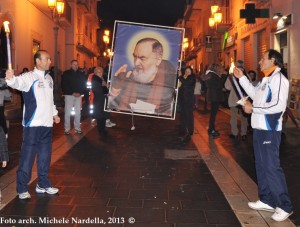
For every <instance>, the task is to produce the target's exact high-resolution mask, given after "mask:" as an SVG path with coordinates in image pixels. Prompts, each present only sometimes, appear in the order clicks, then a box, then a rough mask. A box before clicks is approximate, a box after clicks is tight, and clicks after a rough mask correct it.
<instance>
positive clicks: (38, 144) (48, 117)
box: [5, 50, 60, 199]
mask: <svg viewBox="0 0 300 227" xmlns="http://www.w3.org/2000/svg"><path fill="white" fill-rule="evenodd" d="M34 64H35V68H34V70H33V71H30V72H27V73H24V74H22V75H20V76H18V77H16V76H14V71H13V70H12V69H8V70H7V71H6V78H5V79H6V82H7V85H8V86H10V87H11V88H14V89H17V90H20V91H22V93H23V98H24V111H23V122H22V124H23V127H24V128H23V141H22V148H21V154H20V160H19V167H18V170H17V192H18V195H19V198H20V199H29V198H31V196H30V194H29V192H28V183H29V181H30V178H31V172H32V165H33V162H34V157H35V154H37V170H38V182H37V185H36V188H35V191H36V192H37V193H48V194H56V193H58V189H57V188H54V187H52V186H51V183H50V180H49V178H48V172H49V167H50V162H51V150H52V130H53V122H55V123H59V122H60V118H59V117H58V115H57V113H58V112H57V110H56V107H55V105H54V101H53V80H52V78H51V76H50V74H49V73H48V72H49V71H48V70H49V66H50V64H51V60H50V55H49V53H48V52H47V51H45V50H39V51H37V52H36V53H35V55H34Z"/></svg>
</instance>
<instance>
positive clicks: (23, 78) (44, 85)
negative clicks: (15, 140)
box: [6, 68, 57, 127]
mask: <svg viewBox="0 0 300 227" xmlns="http://www.w3.org/2000/svg"><path fill="white" fill-rule="evenodd" d="M6 82H7V85H8V86H10V87H11V88H15V89H17V90H20V91H23V98H24V105H25V106H24V112H23V126H24V127H36V126H44V127H52V126H53V116H55V115H57V110H56V106H55V105H54V101H53V80H52V77H51V76H50V75H49V74H46V75H45V71H40V70H38V69H37V68H34V70H33V71H31V72H28V73H24V74H22V75H20V76H18V77H13V78H12V79H11V80H6Z"/></svg>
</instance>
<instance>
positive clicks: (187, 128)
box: [179, 100, 194, 135]
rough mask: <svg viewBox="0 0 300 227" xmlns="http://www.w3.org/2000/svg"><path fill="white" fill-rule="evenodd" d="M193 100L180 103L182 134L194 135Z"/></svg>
mask: <svg viewBox="0 0 300 227" xmlns="http://www.w3.org/2000/svg"><path fill="white" fill-rule="evenodd" d="M193 105H194V103H193V100H188V101H186V100H181V102H180V118H179V119H180V133H184V134H185V133H189V134H190V135H193V133H194V115H193Z"/></svg>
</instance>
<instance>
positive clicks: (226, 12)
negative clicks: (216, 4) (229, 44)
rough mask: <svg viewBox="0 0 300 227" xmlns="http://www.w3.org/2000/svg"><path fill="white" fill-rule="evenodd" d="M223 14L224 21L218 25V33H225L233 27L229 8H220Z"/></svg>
mask: <svg viewBox="0 0 300 227" xmlns="http://www.w3.org/2000/svg"><path fill="white" fill-rule="evenodd" d="M220 12H221V13H222V21H221V22H220V23H218V26H217V32H219V33H224V32H226V31H228V29H229V28H230V27H231V22H230V14H229V7H220Z"/></svg>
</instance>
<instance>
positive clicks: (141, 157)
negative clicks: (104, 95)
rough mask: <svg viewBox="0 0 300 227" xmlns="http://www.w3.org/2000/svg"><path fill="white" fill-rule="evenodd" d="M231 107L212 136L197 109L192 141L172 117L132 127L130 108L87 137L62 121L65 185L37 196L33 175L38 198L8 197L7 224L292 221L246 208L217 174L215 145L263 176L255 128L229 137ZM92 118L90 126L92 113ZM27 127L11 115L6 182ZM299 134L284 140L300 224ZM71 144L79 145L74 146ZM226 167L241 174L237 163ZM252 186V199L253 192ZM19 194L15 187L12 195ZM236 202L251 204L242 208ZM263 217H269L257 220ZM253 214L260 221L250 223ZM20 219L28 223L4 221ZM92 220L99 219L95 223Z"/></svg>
mask: <svg viewBox="0 0 300 227" xmlns="http://www.w3.org/2000/svg"><path fill="white" fill-rule="evenodd" d="M226 112H227V111H225V112H224V111H220V112H219V113H218V116H217V122H218V124H217V129H218V130H219V131H220V132H221V136H220V137H219V138H217V139H215V140H213V139H211V138H209V137H208V135H207V134H206V132H205V131H206V130H205V127H206V125H207V122H208V118H209V115H208V114H205V113H204V112H203V111H195V114H194V115H195V120H196V123H195V124H196V130H195V131H196V132H195V135H194V136H193V141H191V142H190V143H188V144H182V143H180V142H179V140H178V134H177V132H178V129H177V124H178V122H177V121H170V120H162V119H153V118H145V117H135V119H134V120H135V128H136V130H134V131H132V130H130V128H131V126H132V125H131V117H130V116H129V115H117V114H113V115H112V120H113V121H114V122H116V123H117V126H116V127H114V128H109V129H108V132H109V135H108V136H107V138H105V139H103V138H101V137H99V135H98V133H97V130H96V128H93V127H87V129H86V134H85V135H82V136H78V135H74V134H72V135H70V136H65V135H63V124H62V123H61V124H60V125H57V126H55V130H54V145H56V148H55V149H57V150H65V152H66V153H65V154H63V155H62V156H61V157H57V159H56V161H55V162H54V163H53V165H52V166H51V168H50V179H51V180H52V183H53V185H54V186H57V187H58V188H59V189H60V193H59V195H54V196H49V195H37V194H36V193H35V192H34V188H35V185H36V180H34V181H33V182H32V183H31V184H30V193H31V195H32V199H31V200H29V201H20V200H19V199H17V198H14V199H13V200H12V201H11V202H9V203H8V204H7V205H6V206H5V207H4V208H3V209H2V210H1V211H0V216H1V217H4V219H3V220H2V222H1V223H0V226H13V225H15V226H38V225H39V226H44V225H46V226H56V225H58V224H59V222H62V223H63V224H64V225H63V226H80V222H86V223H85V224H82V225H85V226H95V225H96V226H102V225H104V224H102V223H100V222H101V219H103V221H105V222H106V225H108V224H109V225H110V226H146V227H147V226H174V227H178V226H200V227H202V226H203V227H206V226H210V227H213V226H224V227H225V226H292V225H291V223H275V222H274V221H273V222H272V221H270V215H269V214H264V213H262V214H261V213H259V214H258V212H255V213H254V212H253V213H250V214H249V213H247V212H248V210H249V209H248V208H247V207H245V206H246V205H245V204H246V202H245V201H243V200H240V199H239V200H240V201H239V202H235V203H236V204H234V203H233V204H232V203H231V202H232V201H236V199H237V198H240V197H236V196H235V195H236V194H238V195H240V194H239V192H236V191H237V189H236V188H234V187H233V186H232V185H233V184H232V183H231V181H230V180H229V181H226V182H225V183H224V182H223V183H221V184H220V183H219V181H220V178H226V177H223V176H224V175H221V177H220V176H218V175H216V173H217V174H218V173H219V174H220V173H222V172H221V171H218V170H219V169H220V166H217V165H216V163H217V162H216V161H215V159H213V157H217V156H216V155H213V152H214V151H217V152H218V159H219V160H221V162H220V163H222V165H223V166H225V167H226V164H228V163H232V160H233V161H235V162H236V163H238V165H239V166H240V167H241V169H242V170H243V171H245V173H246V175H245V177H244V178H247V177H248V176H249V179H250V181H251V179H252V180H253V181H254V182H255V181H256V179H255V171H254V157H253V151H252V141H251V139H252V138H251V135H249V136H248V138H247V140H246V141H241V140H237V141H233V140H231V139H229V137H228V135H229V130H230V126H229V115H228V114H227V113H226ZM85 123H86V125H91V123H90V121H89V120H88V119H87V120H86V122H85ZM21 130H22V129H21V127H20V125H19V124H18V123H17V122H12V124H11V132H12V135H13V136H11V135H10V137H9V147H10V152H11V157H13V158H12V161H11V162H10V164H9V167H8V169H6V170H2V171H1V172H0V173H1V175H3V176H2V177H1V178H0V179H1V188H2V189H3V187H5V186H2V184H3V182H2V179H3V178H4V177H5V176H6V175H8V172H12V171H14V167H15V166H16V163H17V160H18V154H19V149H20V141H21ZM299 134H300V133H299V130H298V129H295V128H293V127H292V126H291V127H288V128H287V131H286V135H287V136H286V137H285V138H284V139H283V141H282V146H281V151H282V152H281V160H282V165H283V168H284V170H285V173H286V176H287V183H288V187H289V191H290V194H291V197H292V202H293V204H294V207H295V209H294V214H293V215H292V216H291V220H292V221H293V222H294V223H295V224H297V225H300V219H299V218H300V215H299V213H300V210H299V193H298V192H299V191H300V185H299V183H298V182H299V180H298V178H299V174H297V173H299V165H300V164H299V160H300V156H299V148H298V147H299V143H300V141H299V139H297V138H299V137H297V136H299ZM13 138H14V140H12V139H13ZM66 143H67V144H70V143H73V144H74V146H71V147H70V148H67V147H65V145H64V144H66ZM297 152H298V153H297ZM200 154H201V155H200ZM224 160H225V161H224ZM228 160H230V161H228ZM214 165H215V167H214ZM231 166H232V165H231V164H230V165H229V168H231ZM214 168H217V171H216V169H214ZM237 169H238V168H237ZM226 172H228V173H230V174H231V175H232V176H233V179H234V175H235V172H236V170H226ZM240 176H243V175H242V174H240V173H239V174H237V178H239V177H240ZM240 178H241V177H240ZM222 180H223V179H222ZM235 181H236V182H238V181H239V180H236V179H235ZM248 182H249V181H247V184H248ZM250 184H251V185H252V187H253V185H254V187H256V186H255V184H252V183H251V182H250ZM237 188H241V189H243V187H242V186H237ZM247 190H249V191H251V193H252V194H255V193H254V192H255V190H252V189H251V187H249V189H248V188H246V189H243V191H247ZM12 193H14V192H12ZM251 193H250V196H249V197H247V199H250V198H252V195H251ZM245 194H246V196H247V195H249V193H248V194H247V192H246V193H245ZM2 196H4V195H3V193H2ZM15 196H16V194H15V193H14V195H12V198H13V197H15ZM253 197H254V195H253ZM3 199H4V198H2V200H3ZM228 201H229V202H230V204H229V203H228ZM237 204H242V205H241V206H244V207H243V208H242V209H241V211H240V210H239V209H238V208H237V207H238V206H239V205H237ZM265 213H266V212H265ZM236 215H237V216H236ZM247 215H248V216H247ZM245 216H246V218H245ZM257 216H259V218H261V217H263V218H264V220H266V221H264V220H263V221H261V220H257V219H256V218H257ZM237 217H238V218H237ZM249 217H250V218H249ZM253 217H254V218H253ZM251 218H252V219H255V220H254V221H253V220H252V222H251ZM20 220H21V221H22V220H23V221H24V222H25V221H27V222H28V223H27V224H25V223H24V224H20V223H19V224H14V223H8V224H7V225H6V224H5V223H4V222H3V221H12V222H13V221H20ZM0 221H1V219H0ZM93 221H94V222H96V223H95V224H92V223H91V222H93ZM30 222H31V223H30ZM67 222H68V223H67ZM109 222H110V223H109ZM130 222H134V224H130ZM34 223H35V224H34ZM51 223H52V224H51ZM55 223H56V224H55ZM278 224H280V225H278Z"/></svg>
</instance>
